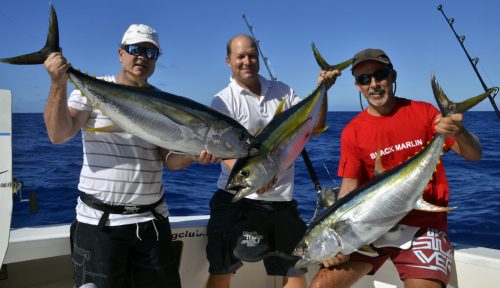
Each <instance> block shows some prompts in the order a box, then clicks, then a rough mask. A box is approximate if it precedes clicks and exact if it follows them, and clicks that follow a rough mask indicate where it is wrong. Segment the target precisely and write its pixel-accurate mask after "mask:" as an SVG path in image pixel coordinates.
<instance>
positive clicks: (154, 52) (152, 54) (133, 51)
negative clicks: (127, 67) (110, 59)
mask: <svg viewBox="0 0 500 288" xmlns="http://www.w3.org/2000/svg"><path fill="white" fill-rule="evenodd" d="M122 49H123V50H124V51H125V52H127V53H128V54H130V55H134V56H139V55H141V54H144V55H146V57H147V58H148V59H151V60H156V59H158V56H160V50H158V49H157V48H145V47H141V46H139V45H137V44H130V45H123V46H122Z"/></svg>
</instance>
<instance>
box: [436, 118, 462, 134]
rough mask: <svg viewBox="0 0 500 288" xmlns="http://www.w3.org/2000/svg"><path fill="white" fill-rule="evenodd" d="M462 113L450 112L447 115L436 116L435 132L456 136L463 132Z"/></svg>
mask: <svg viewBox="0 0 500 288" xmlns="http://www.w3.org/2000/svg"><path fill="white" fill-rule="evenodd" d="M462 121H463V115H462V114H451V115H450V116H448V117H443V116H442V115H439V116H437V117H436V120H435V121H434V123H435V125H436V126H435V128H436V132H437V133H439V134H444V135H445V136H448V137H454V138H456V137H457V136H459V135H460V134H462V133H463V132H464V129H465V128H464V127H463V126H462Z"/></svg>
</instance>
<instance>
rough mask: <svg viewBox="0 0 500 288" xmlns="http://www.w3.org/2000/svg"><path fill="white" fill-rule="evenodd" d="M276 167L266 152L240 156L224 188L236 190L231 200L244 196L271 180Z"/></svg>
mask: <svg viewBox="0 0 500 288" xmlns="http://www.w3.org/2000/svg"><path fill="white" fill-rule="evenodd" d="M277 171H278V168H277V166H276V163H275V162H274V161H273V160H272V158H271V157H270V155H268V154H257V155H255V156H249V157H244V158H240V159H238V160H237V161H236V163H235V164H234V166H233V168H232V170H231V173H230V175H229V179H228V182H227V185H226V189H230V190H236V191H237V193H236V195H235V198H234V199H233V202H236V201H238V200H239V199H241V198H244V197H245V196H247V195H250V194H252V193H254V192H257V190H259V189H260V188H263V187H264V186H266V185H267V184H269V183H271V181H273V178H274V176H275V175H276V173H277Z"/></svg>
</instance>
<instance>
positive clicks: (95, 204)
mask: <svg viewBox="0 0 500 288" xmlns="http://www.w3.org/2000/svg"><path fill="white" fill-rule="evenodd" d="M80 200H82V202H83V203H85V204H86V205H87V206H89V207H91V208H94V209H96V210H99V211H102V212H103V214H102V216H101V219H99V224H97V227H98V228H99V229H101V230H102V228H104V226H105V224H106V221H107V220H108V218H109V214H121V215H128V214H139V213H144V212H148V211H151V213H153V215H154V216H155V218H156V219H158V220H160V221H161V220H164V219H165V217H163V215H161V214H159V213H158V212H156V210H155V208H156V206H158V205H160V204H161V203H162V202H163V198H161V199H160V200H158V201H156V202H155V203H153V204H147V205H135V204H126V205H110V204H106V203H104V202H102V201H101V200H99V199H97V198H95V197H94V196H92V195H90V194H87V193H84V192H81V191H80Z"/></svg>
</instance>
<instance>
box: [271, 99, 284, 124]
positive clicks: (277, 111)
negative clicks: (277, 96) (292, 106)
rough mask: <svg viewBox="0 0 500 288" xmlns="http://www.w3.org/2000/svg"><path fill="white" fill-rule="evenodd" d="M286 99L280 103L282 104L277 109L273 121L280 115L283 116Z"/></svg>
mask: <svg viewBox="0 0 500 288" xmlns="http://www.w3.org/2000/svg"><path fill="white" fill-rule="evenodd" d="M285 100H286V99H285V98H283V99H282V100H281V102H280V104H279V105H278V107H277V108H276V111H275V112H274V116H273V119H274V118H276V116H278V115H279V114H281V113H282V112H283V110H284V109H283V108H284V107H285Z"/></svg>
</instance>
